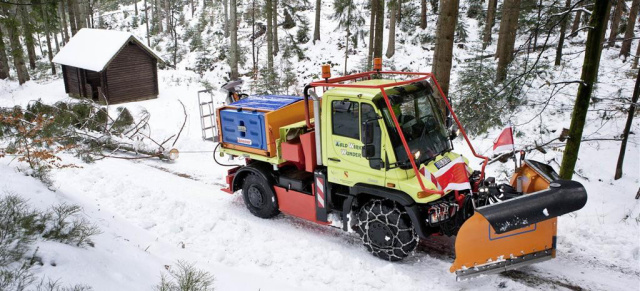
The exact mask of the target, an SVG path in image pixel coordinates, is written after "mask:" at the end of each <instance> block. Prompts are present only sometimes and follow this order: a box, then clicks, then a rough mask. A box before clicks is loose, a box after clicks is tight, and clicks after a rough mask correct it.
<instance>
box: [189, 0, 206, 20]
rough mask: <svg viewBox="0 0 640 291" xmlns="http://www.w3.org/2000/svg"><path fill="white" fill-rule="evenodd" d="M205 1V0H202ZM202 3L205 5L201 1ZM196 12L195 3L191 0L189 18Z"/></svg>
mask: <svg viewBox="0 0 640 291" xmlns="http://www.w3.org/2000/svg"><path fill="white" fill-rule="evenodd" d="M204 2H205V3H206V2H207V1H206V0H205V1H204ZM203 5H205V4H204V3H203ZM195 12H196V4H195V3H194V2H193V0H191V18H193V15H194V13H195Z"/></svg>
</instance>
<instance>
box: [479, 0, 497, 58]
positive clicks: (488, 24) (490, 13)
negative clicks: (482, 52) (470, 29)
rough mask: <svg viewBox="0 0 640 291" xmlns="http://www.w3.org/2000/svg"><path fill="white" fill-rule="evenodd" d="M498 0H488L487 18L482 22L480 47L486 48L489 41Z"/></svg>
mask: <svg viewBox="0 0 640 291" xmlns="http://www.w3.org/2000/svg"><path fill="white" fill-rule="evenodd" d="M497 5H498V0H489V3H488V5H487V19H486V21H485V24H484V31H483V32H482V34H483V35H482V49H486V48H487V46H488V45H489V44H490V43H491V29H492V28H493V25H494V24H495V20H496V8H497Z"/></svg>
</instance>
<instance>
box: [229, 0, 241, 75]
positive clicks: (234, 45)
mask: <svg viewBox="0 0 640 291" xmlns="http://www.w3.org/2000/svg"><path fill="white" fill-rule="evenodd" d="M230 2H231V3H230V6H231V11H230V12H231V19H230V20H231V29H230V30H231V40H230V41H231V44H230V46H229V47H230V48H231V49H230V52H229V60H230V63H231V64H230V65H231V76H230V77H231V80H237V79H239V78H240V76H239V74H238V55H239V54H238V19H237V17H238V13H237V12H236V0H231V1H230Z"/></svg>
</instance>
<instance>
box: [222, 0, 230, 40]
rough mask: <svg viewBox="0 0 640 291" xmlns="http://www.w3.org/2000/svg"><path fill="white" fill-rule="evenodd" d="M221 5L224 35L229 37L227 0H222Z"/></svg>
mask: <svg viewBox="0 0 640 291" xmlns="http://www.w3.org/2000/svg"><path fill="white" fill-rule="evenodd" d="M222 7H223V10H224V23H223V24H222V27H223V29H224V37H229V0H222Z"/></svg>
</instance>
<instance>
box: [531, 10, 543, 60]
mask: <svg viewBox="0 0 640 291" xmlns="http://www.w3.org/2000/svg"><path fill="white" fill-rule="evenodd" d="M537 6H538V18H536V28H535V30H534V31H533V50H534V51H535V50H536V47H537V46H538V33H539V32H540V22H541V21H540V20H541V18H540V16H541V14H542V0H540V2H539V3H538V5H537Z"/></svg>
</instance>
